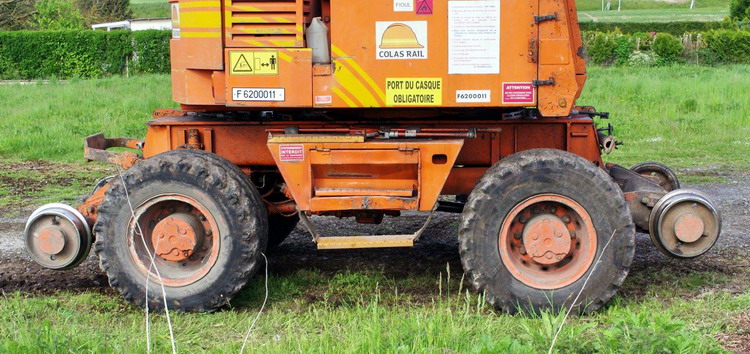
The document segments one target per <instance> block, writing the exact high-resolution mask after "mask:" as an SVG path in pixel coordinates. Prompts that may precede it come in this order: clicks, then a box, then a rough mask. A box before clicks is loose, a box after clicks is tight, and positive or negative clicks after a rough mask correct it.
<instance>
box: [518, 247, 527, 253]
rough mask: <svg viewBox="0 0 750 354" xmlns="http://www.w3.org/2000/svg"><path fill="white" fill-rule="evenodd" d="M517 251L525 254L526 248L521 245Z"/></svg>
mask: <svg viewBox="0 0 750 354" xmlns="http://www.w3.org/2000/svg"><path fill="white" fill-rule="evenodd" d="M518 251H519V252H521V254H526V248H524V247H523V246H521V249H519V250H518Z"/></svg>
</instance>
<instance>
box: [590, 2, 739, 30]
mask: <svg viewBox="0 0 750 354" xmlns="http://www.w3.org/2000/svg"><path fill="white" fill-rule="evenodd" d="M735 1H750V0H735ZM580 26H581V31H592V32H594V31H596V32H614V31H618V32H621V33H625V34H632V33H638V32H644V33H650V32H656V33H671V34H673V35H675V36H680V35H682V34H683V33H690V32H708V31H711V30H716V29H731V28H733V27H734V25H733V24H732V23H731V22H691V21H684V22H683V21H680V22H583V23H581V24H580Z"/></svg>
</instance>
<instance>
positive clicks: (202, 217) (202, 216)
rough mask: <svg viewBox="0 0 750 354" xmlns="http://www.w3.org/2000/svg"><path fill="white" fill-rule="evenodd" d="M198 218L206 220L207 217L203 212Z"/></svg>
mask: <svg viewBox="0 0 750 354" xmlns="http://www.w3.org/2000/svg"><path fill="white" fill-rule="evenodd" d="M198 219H200V220H201V221H206V217H205V216H204V215H203V214H201V215H200V216H199V217H198Z"/></svg>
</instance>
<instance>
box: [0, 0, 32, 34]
mask: <svg viewBox="0 0 750 354" xmlns="http://www.w3.org/2000/svg"><path fill="white" fill-rule="evenodd" d="M34 11H35V9H34V0H0V30H4V31H15V30H22V29H28V28H31V27H32V24H33V22H34Z"/></svg>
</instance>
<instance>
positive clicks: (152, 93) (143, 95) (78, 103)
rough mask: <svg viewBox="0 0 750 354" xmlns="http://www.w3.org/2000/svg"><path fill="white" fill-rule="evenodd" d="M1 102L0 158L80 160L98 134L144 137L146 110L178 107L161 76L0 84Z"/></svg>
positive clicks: (167, 79)
mask: <svg viewBox="0 0 750 354" xmlns="http://www.w3.org/2000/svg"><path fill="white" fill-rule="evenodd" d="M0 102H3V105H4V106H5V107H7V109H6V112H7V114H6V115H4V116H3V117H2V118H0V131H2V132H3V139H2V140H1V141H0V156H3V157H6V158H15V159H26V160H29V159H31V160H52V161H81V159H82V156H83V155H82V148H83V139H84V138H85V137H86V136H88V135H90V134H94V133H97V132H103V133H105V135H107V136H110V137H112V136H127V137H143V136H144V135H145V134H146V125H145V124H144V123H145V122H146V121H148V119H149V117H150V115H151V112H153V111H154V110H155V109H158V108H174V107H177V105H176V104H175V103H174V102H172V100H171V87H170V82H169V77H168V76H165V75H158V76H138V77H134V78H121V77H113V78H108V79H101V80H72V81H67V82H58V81H54V80H53V81H51V82H49V83H46V82H39V83H36V84H28V85H20V84H8V85H0Z"/></svg>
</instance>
